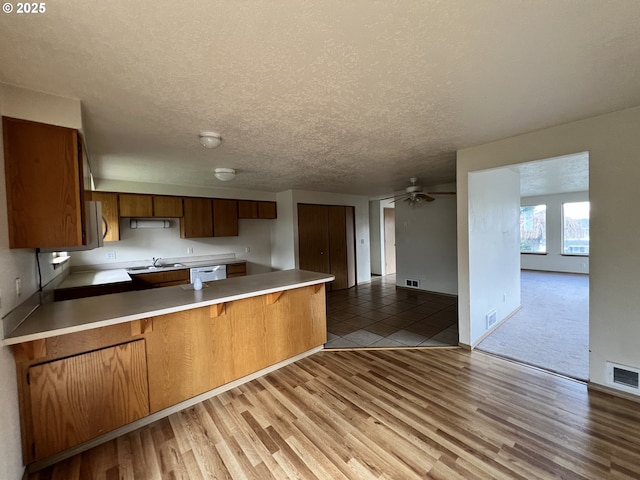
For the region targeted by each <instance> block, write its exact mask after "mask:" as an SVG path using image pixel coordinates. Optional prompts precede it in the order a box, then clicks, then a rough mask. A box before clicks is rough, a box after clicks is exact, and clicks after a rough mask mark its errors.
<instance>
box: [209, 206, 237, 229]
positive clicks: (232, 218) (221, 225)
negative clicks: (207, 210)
mask: <svg viewBox="0 0 640 480" xmlns="http://www.w3.org/2000/svg"><path fill="white" fill-rule="evenodd" d="M213 236H214V237H237V236H238V201H237V200H223V199H220V198H214V199H213Z"/></svg>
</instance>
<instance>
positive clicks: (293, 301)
mask: <svg viewBox="0 0 640 480" xmlns="http://www.w3.org/2000/svg"><path fill="white" fill-rule="evenodd" d="M326 335H327V334H326V306H325V290H324V285H319V286H310V287H303V288H297V289H293V290H287V291H285V292H283V293H282V295H280V296H279V297H278V298H277V300H276V301H275V302H273V303H271V302H270V297H269V296H268V295H261V296H258V297H252V298H247V299H243V300H238V301H234V302H228V303H226V304H225V308H224V310H223V314H222V315H214V316H212V315H211V308H210V307H204V308H197V309H193V310H187V311H184V312H177V313H172V314H168V315H162V316H158V317H154V318H153V331H152V332H150V333H149V334H147V335H146V341H147V356H148V368H149V401H150V405H151V412H152V413H153V412H156V411H159V410H162V409H164V408H167V407H169V406H171V405H175V404H177V403H180V402H182V401H184V400H187V399H188V398H192V397H194V396H196V395H199V394H201V393H204V392H206V391H208V390H212V389H214V388H216V387H219V386H221V385H224V384H225V383H228V382H231V381H233V380H237V379H239V378H241V377H244V376H245V375H249V374H251V373H253V372H256V371H258V370H260V369H262V368H266V367H268V366H270V365H274V364H276V363H278V362H280V361H282V360H286V359H287V358H291V357H292V356H294V355H297V354H299V353H302V352H305V351H307V350H310V349H312V348H315V347H318V346H320V345H322V344H324V343H325V342H326V341H327V340H326Z"/></svg>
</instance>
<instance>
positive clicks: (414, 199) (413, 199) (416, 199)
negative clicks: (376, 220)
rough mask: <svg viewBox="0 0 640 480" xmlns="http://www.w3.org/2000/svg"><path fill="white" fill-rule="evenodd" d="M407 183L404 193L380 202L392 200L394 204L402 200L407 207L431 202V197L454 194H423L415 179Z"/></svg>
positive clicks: (432, 199)
mask: <svg viewBox="0 0 640 480" xmlns="http://www.w3.org/2000/svg"><path fill="white" fill-rule="evenodd" d="M409 181H410V182H411V185H409V186H408V187H407V188H405V189H404V190H405V193H402V194H400V195H394V196H393V197H387V198H383V199H382V200H389V199H390V198H393V199H394V200H393V202H392V203H395V202H397V201H399V200H404V201H405V202H407V203H408V204H409V205H416V204H418V203H422V202H433V201H434V200H435V198H434V197H433V195H455V194H456V192H425V191H423V190H424V189H423V188H422V187H421V186H420V185H418V178H417V177H411V178H410V179H409Z"/></svg>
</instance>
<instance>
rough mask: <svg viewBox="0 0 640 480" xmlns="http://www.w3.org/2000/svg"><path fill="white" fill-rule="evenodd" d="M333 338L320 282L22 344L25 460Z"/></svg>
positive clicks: (18, 349) (19, 366)
mask: <svg viewBox="0 0 640 480" xmlns="http://www.w3.org/2000/svg"><path fill="white" fill-rule="evenodd" d="M325 342H326V303H325V288H324V284H320V285H312V286H306V287H300V288H295V289H292V290H286V291H280V292H274V293H270V294H267V295H259V296H256V297H250V298H245V299H241V300H235V301H232V302H227V303H223V304H217V305H211V306H207V307H200V308H193V309H190V310H184V311H181V312H176V313H171V314H167V315H161V316H156V317H151V318H145V319H140V320H135V321H132V322H126V323H119V324H115V325H109V326H106V327H101V328H96V329H91V330H85V331H80V332H74V333H69V334H65V335H59V336H56V337H49V338H46V339H42V340H33V341H30V342H24V343H21V344H18V345H14V346H13V353H14V358H15V360H16V370H17V378H18V392H19V399H20V419H21V428H22V444H23V458H24V461H25V464H28V463H32V462H34V461H37V460H41V459H43V458H46V457H49V456H51V455H54V454H56V453H59V452H61V451H63V450H65V449H68V448H71V447H74V446H76V445H78V444H81V443H82V442H86V441H87V440H90V439H92V438H95V437H98V436H100V435H102V434H104V433H107V432H109V431H112V430H114V429H116V428H119V427H121V426H123V425H126V424H128V423H131V422H133V421H135V420H138V419H140V418H142V417H144V416H146V415H149V414H152V413H156V412H159V411H161V410H163V409H165V408H167V407H170V406H173V405H176V404H179V403H180V402H183V401H185V400H188V399H189V398H192V397H194V396H196V395H199V394H202V393H205V392H207V391H209V390H212V389H214V388H217V387H219V386H221V385H224V384H227V383H229V382H232V381H234V380H238V379H240V378H242V377H244V376H246V375H249V374H251V373H254V372H257V371H259V370H261V369H263V368H266V367H268V366H271V365H274V364H276V363H278V362H281V361H283V360H286V359H288V358H291V357H293V356H295V355H298V354H300V353H302V352H305V351H308V350H310V349H312V348H315V347H319V346H321V345H322V344H323V343H325Z"/></svg>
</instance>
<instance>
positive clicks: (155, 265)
mask: <svg viewBox="0 0 640 480" xmlns="http://www.w3.org/2000/svg"><path fill="white" fill-rule="evenodd" d="M152 260H153V266H154V267H158V262H159V261H160V260H162V257H158V258H156V257H153V258H152Z"/></svg>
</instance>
